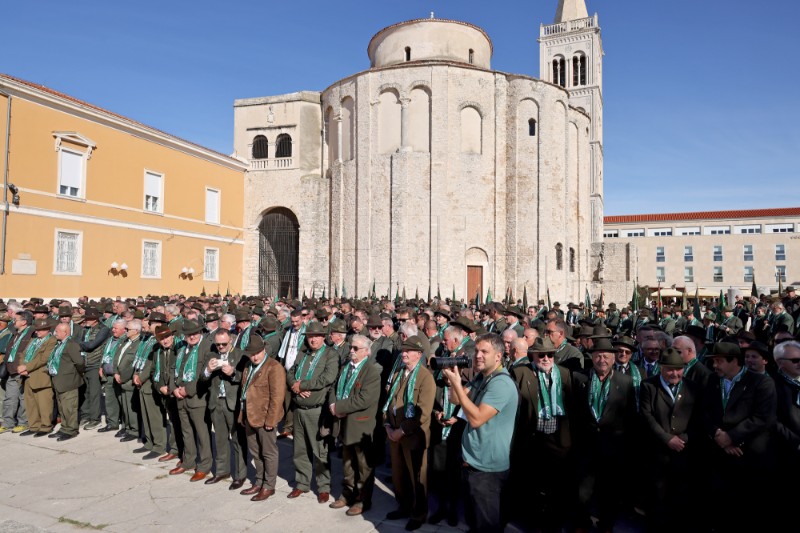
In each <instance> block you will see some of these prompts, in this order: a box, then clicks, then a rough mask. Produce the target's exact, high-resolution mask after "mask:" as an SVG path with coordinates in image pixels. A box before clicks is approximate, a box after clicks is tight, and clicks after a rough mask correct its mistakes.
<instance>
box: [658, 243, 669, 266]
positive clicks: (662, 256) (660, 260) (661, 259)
mask: <svg viewBox="0 0 800 533" xmlns="http://www.w3.org/2000/svg"><path fill="white" fill-rule="evenodd" d="M666 260H667V256H666V252H665V247H664V246H656V263H664V262H665V261H666Z"/></svg>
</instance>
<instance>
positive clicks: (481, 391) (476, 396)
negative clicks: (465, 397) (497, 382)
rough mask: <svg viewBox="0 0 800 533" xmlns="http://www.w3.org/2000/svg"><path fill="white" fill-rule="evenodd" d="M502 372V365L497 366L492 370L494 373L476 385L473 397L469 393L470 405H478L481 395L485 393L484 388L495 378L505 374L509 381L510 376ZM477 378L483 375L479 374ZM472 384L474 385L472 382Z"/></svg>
mask: <svg viewBox="0 0 800 533" xmlns="http://www.w3.org/2000/svg"><path fill="white" fill-rule="evenodd" d="M503 370H505V369H504V368H503V365H499V366H498V367H497V368H496V369H495V370H494V372H492V373H491V374H489V377H488V378H486V379H484V380H483V381H481V383H480V384H479V385H478V388H477V390H475V394H474V395H473V394H471V393H470V400H472V403H474V404H475V405H478V404H480V402H481V398H483V395H484V394H485V393H486V387H488V386H489V382H491V381H492V380H493V379H494V378H495V377H497V376H502V375H503V374H505V375H506V376H508V377H509V379H511V375H510V374H509V373H508V372H503ZM478 376H479V377H483V374H479V375H478ZM476 379H478V378H476ZM473 383H474V381H473ZM515 386H516V385H515Z"/></svg>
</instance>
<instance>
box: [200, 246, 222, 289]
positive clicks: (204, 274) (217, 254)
mask: <svg viewBox="0 0 800 533" xmlns="http://www.w3.org/2000/svg"><path fill="white" fill-rule="evenodd" d="M210 250H214V251H215V252H216V256H215V257H216V265H214V269H215V271H216V273H217V276H216V277H215V278H207V277H206V273H207V272H208V269H207V268H206V259H207V258H208V252H209V251H210ZM203 280H204V281H219V248H214V247H211V246H206V247H205V248H203Z"/></svg>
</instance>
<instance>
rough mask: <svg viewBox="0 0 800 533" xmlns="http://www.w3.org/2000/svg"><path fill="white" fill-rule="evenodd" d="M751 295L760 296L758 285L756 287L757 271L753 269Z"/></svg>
mask: <svg viewBox="0 0 800 533" xmlns="http://www.w3.org/2000/svg"><path fill="white" fill-rule="evenodd" d="M750 296H753V297H755V298H758V287H756V273H755V270H754V271H753V286H752V287H750Z"/></svg>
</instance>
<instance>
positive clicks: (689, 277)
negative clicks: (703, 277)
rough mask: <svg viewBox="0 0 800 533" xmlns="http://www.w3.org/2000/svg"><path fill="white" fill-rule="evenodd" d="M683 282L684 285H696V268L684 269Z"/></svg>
mask: <svg viewBox="0 0 800 533" xmlns="http://www.w3.org/2000/svg"><path fill="white" fill-rule="evenodd" d="M683 281H684V283H694V267H693V266H685V267H683Z"/></svg>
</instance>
